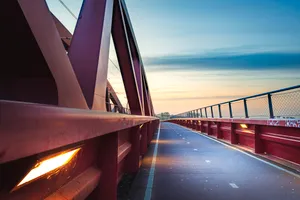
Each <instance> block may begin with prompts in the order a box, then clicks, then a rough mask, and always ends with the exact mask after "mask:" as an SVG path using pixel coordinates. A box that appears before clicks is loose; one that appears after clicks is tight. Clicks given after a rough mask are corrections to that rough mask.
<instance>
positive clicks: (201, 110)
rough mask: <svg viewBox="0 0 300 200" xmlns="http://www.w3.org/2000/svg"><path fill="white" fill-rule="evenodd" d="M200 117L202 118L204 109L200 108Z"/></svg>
mask: <svg viewBox="0 0 300 200" xmlns="http://www.w3.org/2000/svg"><path fill="white" fill-rule="evenodd" d="M200 117H201V118H202V117H203V116H202V108H200Z"/></svg>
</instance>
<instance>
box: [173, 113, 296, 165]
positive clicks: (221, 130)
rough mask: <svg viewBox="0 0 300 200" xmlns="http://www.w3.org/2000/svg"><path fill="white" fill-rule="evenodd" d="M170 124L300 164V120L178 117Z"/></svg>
mask: <svg viewBox="0 0 300 200" xmlns="http://www.w3.org/2000/svg"><path fill="white" fill-rule="evenodd" d="M170 121H171V122H174V123H177V124H180V125H182V126H186V127H189V128H193V129H195V130H198V131H201V132H202V133H206V134H207V135H210V136H212V137H215V138H217V139H221V140H223V141H226V142H228V143H231V144H236V145H239V146H241V147H244V148H247V149H249V150H250V151H253V152H255V153H258V154H267V155H271V156H275V157H278V158H281V159H284V160H287V161H289V162H293V163H296V164H300V157H299V154H300V126H299V125H300V120H291V119H290V120H275V119H270V120H255V119H220V118H219V119H218V118H199V119H197V118H178V119H172V120H170ZM241 124H245V125H247V128H242V126H241Z"/></svg>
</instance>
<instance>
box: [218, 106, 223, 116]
mask: <svg viewBox="0 0 300 200" xmlns="http://www.w3.org/2000/svg"><path fill="white" fill-rule="evenodd" d="M218 108H219V118H222V111H221V104H219V105H218Z"/></svg>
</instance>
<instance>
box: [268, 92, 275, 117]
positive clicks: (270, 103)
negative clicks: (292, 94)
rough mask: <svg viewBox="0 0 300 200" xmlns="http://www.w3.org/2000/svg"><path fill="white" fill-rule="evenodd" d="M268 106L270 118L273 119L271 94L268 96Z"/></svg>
mask: <svg viewBox="0 0 300 200" xmlns="http://www.w3.org/2000/svg"><path fill="white" fill-rule="evenodd" d="M268 104H269V114H270V118H274V111H273V103H272V95H271V93H269V94H268Z"/></svg>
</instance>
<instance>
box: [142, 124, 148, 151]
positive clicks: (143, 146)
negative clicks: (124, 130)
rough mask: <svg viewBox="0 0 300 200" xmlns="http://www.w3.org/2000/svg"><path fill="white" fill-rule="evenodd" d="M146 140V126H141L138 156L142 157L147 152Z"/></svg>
mask: <svg viewBox="0 0 300 200" xmlns="http://www.w3.org/2000/svg"><path fill="white" fill-rule="evenodd" d="M147 140H148V124H143V126H142V127H141V138H140V154H141V155H142V156H144V155H145V154H146V152H147Z"/></svg>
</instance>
